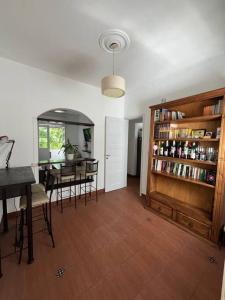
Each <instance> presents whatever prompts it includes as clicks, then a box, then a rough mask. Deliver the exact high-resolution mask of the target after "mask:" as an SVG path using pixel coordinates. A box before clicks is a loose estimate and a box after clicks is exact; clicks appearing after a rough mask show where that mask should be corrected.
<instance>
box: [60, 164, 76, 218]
mask: <svg viewBox="0 0 225 300" xmlns="http://www.w3.org/2000/svg"><path fill="white" fill-rule="evenodd" d="M76 173H77V172H76V164H75V163H73V164H68V165H62V164H61V165H60V172H59V173H58V174H57V176H56V181H57V199H56V201H57V205H58V201H59V199H60V203H61V213H62V212H63V199H67V198H68V192H69V199H70V201H71V197H72V196H74V204H75V208H76V207H77V199H76V186H75V181H76V176H77V175H76ZM72 186H74V190H72ZM64 195H65V196H64Z"/></svg>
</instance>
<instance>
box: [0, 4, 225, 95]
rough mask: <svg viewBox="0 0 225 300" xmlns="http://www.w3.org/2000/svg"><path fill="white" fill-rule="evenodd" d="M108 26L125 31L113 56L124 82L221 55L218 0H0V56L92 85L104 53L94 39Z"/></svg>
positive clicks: (141, 89)
mask: <svg viewBox="0 0 225 300" xmlns="http://www.w3.org/2000/svg"><path fill="white" fill-rule="evenodd" d="M111 28H118V29H121V30H124V31H126V32H127V33H128V35H129V36H130V39H131V46H130V48H129V49H128V50H127V51H126V52H124V53H121V54H119V56H118V57H117V62H118V72H119V74H120V75H122V76H124V77H125V78H126V80H127V89H128V91H129V90H136V94H137V93H140V94H141V93H142V94H143V95H147V94H148V93H149V92H150V89H149V82H152V81H153V80H159V79H161V78H162V79H163V78H166V76H170V74H175V73H177V72H178V73H179V72H180V71H182V70H186V69H187V68H189V69H190V68H191V67H192V66H196V65H198V64H200V63H204V62H205V61H209V60H210V59H213V58H215V57H224V54H225V0H139V1H130V0H113V1H106V0H86V1H85V0H83V1H81V0H80V1H76V0H38V1H37V0H17V1H15V0H7V1H5V0H0V56H3V57H6V58H10V59H13V60H16V61H19V62H22V63H24V64H28V65H31V66H34V67H38V68H40V69H43V70H47V71H50V72H54V73H57V74H60V75H63V76H66V77H69V78H72V79H75V80H78V81H82V82H86V83H88V84H91V85H95V86H100V80H101V78H102V77H103V76H105V75H108V74H109V73H111V66H112V62H111V57H110V54H107V53H105V52H104V51H103V50H102V49H100V48H99V46H98V37H99V35H100V34H101V33H102V32H103V31H105V30H107V29H111Z"/></svg>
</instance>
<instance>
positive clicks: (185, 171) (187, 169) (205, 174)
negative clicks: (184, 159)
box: [153, 159, 216, 185]
mask: <svg viewBox="0 0 225 300" xmlns="http://www.w3.org/2000/svg"><path fill="white" fill-rule="evenodd" d="M153 171H156V172H162V173H167V174H170V175H174V176H179V177H185V178H190V179H193V180H200V181H202V182H206V183H208V184H211V185H215V182H216V171H215V170H207V169H202V168H198V167H194V166H191V165H187V164H181V163H177V162H173V161H166V160H161V159H153Z"/></svg>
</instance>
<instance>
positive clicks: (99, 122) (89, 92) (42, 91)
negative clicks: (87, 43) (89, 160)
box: [0, 58, 124, 189]
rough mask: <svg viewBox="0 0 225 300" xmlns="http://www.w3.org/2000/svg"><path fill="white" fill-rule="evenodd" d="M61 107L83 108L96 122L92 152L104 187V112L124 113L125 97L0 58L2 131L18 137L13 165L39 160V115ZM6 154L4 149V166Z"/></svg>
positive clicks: (0, 154) (1, 158)
mask: <svg viewBox="0 0 225 300" xmlns="http://www.w3.org/2000/svg"><path fill="white" fill-rule="evenodd" d="M58 107H60V108H69V109H74V110H77V111H80V112H82V113H84V114H85V115H87V116H88V117H89V118H90V119H91V120H92V121H93V123H94V124H95V129H94V153H93V155H94V157H95V158H96V159H98V160H99V181H98V182H99V184H98V187H99V189H102V188H104V139H105V137H104V131H105V116H106V115H107V116H114V117H124V100H123V99H122V100H121V99H120V101H115V100H111V99H109V98H105V97H103V96H102V95H101V91H100V88H96V87H92V86H89V85H87V84H83V83H80V82H77V81H73V80H70V79H67V78H64V77H60V76H57V75H55V74H51V73H47V72H44V71H41V70H39V69H35V68H32V67H29V66H26V65H22V64H19V63H16V62H14V61H11V60H6V59H3V58H0V135H7V136H9V137H10V138H12V139H15V140H16V143H15V148H14V151H13V155H12V158H11V161H10V165H11V166H27V165H31V164H32V163H37V161H38V145H37V116H38V115H40V114H42V113H44V112H46V111H48V110H51V109H54V108H58ZM0 151H1V150H0ZM4 156H5V152H4V153H3V152H2V151H1V152H0V166H1V167H4ZM36 178H37V170H36Z"/></svg>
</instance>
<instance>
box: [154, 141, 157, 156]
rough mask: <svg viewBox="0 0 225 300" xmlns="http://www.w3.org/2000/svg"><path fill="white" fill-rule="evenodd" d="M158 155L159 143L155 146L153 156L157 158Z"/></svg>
mask: <svg viewBox="0 0 225 300" xmlns="http://www.w3.org/2000/svg"><path fill="white" fill-rule="evenodd" d="M157 154H158V145H157V143H155V144H154V145H153V155H154V156H156V155H157Z"/></svg>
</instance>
